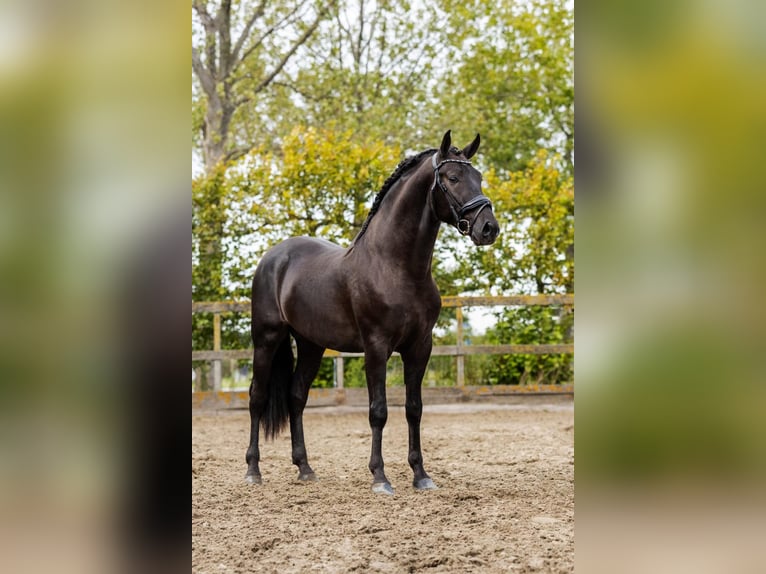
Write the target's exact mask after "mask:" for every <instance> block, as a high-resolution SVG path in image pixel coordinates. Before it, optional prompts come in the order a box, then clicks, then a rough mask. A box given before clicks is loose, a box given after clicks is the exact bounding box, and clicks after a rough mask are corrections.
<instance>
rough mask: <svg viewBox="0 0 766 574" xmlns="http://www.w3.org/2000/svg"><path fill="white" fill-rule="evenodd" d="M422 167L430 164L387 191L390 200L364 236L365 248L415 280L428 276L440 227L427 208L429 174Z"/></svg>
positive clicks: (429, 186) (427, 170) (431, 177)
mask: <svg viewBox="0 0 766 574" xmlns="http://www.w3.org/2000/svg"><path fill="white" fill-rule="evenodd" d="M425 163H428V165H429V166H430V162H427V161H426V162H423V163H422V164H421V165H420V166H419V167H418V168H416V169H415V171H414V172H413V173H412V174H411V175H410V176H409V177H408V178H407V179H406V180H404V181H401V182H399V183H397V184H395V187H394V188H392V189H391V190H390V191H389V194H390V195H391V196H390V197H386V198H385V199H384V200H383V203H382V204H381V206H380V211H378V213H377V214H376V215H375V217H373V219H372V220H371V221H370V228H369V230H368V231H367V233H366V234H365V239H366V248H367V249H368V250H369V251H370V252H371V253H374V254H375V256H376V257H380V258H383V259H386V260H390V261H391V263H392V264H393V265H394V266H396V268H397V269H406V270H408V271H409V272H410V273H411V274H412V275H413V276H415V277H416V278H424V277H425V276H426V275H427V276H430V273H431V257H432V255H433V250H434V244H435V243H436V236H437V235H438V233H439V224H440V222H439V220H438V219H437V218H436V217H435V216H434V214H433V212H432V210H431V207H430V204H429V197H428V195H429V190H430V188H431V185H432V183H433V172H432V170H431V169H428V167H427V166H425V165H424V164H425Z"/></svg>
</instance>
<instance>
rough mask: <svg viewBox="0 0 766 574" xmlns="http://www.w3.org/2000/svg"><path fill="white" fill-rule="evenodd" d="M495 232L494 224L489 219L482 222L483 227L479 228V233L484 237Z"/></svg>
mask: <svg viewBox="0 0 766 574" xmlns="http://www.w3.org/2000/svg"><path fill="white" fill-rule="evenodd" d="M494 232H495V226H494V225H492V223H490V222H489V221H487V222H486V223H485V224H484V228H483V229H482V230H481V234H482V235H483V236H484V237H490V236H491V235H492V234H493V233H494Z"/></svg>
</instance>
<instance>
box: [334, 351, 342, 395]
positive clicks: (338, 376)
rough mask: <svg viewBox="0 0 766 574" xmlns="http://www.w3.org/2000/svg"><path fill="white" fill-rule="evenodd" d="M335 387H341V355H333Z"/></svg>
mask: <svg viewBox="0 0 766 574" xmlns="http://www.w3.org/2000/svg"><path fill="white" fill-rule="evenodd" d="M335 388H336V389H342V388H343V357H340V356H338V357H335Z"/></svg>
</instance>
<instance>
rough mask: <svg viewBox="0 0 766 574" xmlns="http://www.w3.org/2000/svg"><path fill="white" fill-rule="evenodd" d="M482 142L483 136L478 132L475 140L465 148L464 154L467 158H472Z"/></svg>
mask: <svg viewBox="0 0 766 574" xmlns="http://www.w3.org/2000/svg"><path fill="white" fill-rule="evenodd" d="M480 143H481V136H479V134H476V139H475V140H473V141H472V142H471V143H469V144H468V145H467V146H465V148H463V155H464V156H465V159H471V158H472V157H473V156H474V154H475V153H476V151H477V150H478V149H479V144H480Z"/></svg>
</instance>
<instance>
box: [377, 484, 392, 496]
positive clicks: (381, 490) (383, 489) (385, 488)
mask: <svg viewBox="0 0 766 574" xmlns="http://www.w3.org/2000/svg"><path fill="white" fill-rule="evenodd" d="M372 491H373V492H374V493H375V494H388V495H393V494H394V489H393V488H391V485H390V484H389V483H388V482H375V483H373V485H372Z"/></svg>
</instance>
